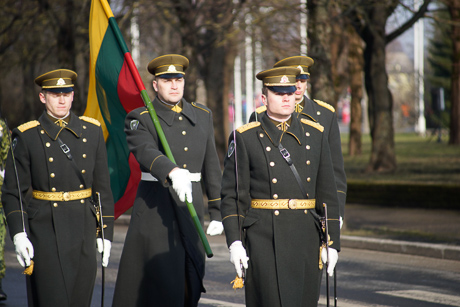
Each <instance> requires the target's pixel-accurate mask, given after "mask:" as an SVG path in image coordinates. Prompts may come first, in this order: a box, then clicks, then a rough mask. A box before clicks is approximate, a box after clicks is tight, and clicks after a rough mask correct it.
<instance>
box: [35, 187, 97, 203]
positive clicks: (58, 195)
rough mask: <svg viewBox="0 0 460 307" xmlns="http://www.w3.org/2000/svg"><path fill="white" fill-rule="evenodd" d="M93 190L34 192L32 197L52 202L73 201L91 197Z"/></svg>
mask: <svg viewBox="0 0 460 307" xmlns="http://www.w3.org/2000/svg"><path fill="white" fill-rule="evenodd" d="M91 194H92V192H91V188H89V189H86V190H81V191H70V192H43V191H37V190H34V191H33V192H32V196H33V197H34V198H35V199H41V200H51V201H71V200H77V199H83V198H88V197H91Z"/></svg>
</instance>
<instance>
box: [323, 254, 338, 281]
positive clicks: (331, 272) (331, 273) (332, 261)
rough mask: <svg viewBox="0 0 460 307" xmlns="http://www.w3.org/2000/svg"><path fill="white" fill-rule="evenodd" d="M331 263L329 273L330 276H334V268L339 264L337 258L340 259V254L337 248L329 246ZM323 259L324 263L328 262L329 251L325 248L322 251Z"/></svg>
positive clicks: (328, 268)
mask: <svg viewBox="0 0 460 307" xmlns="http://www.w3.org/2000/svg"><path fill="white" fill-rule="evenodd" d="M328 249H329V264H328V265H327V273H328V274H329V276H334V268H335V265H336V264H337V260H339V254H338V253H337V250H336V249H335V248H332V247H329V248H328ZM321 261H323V263H324V264H326V262H327V251H326V249H325V248H323V250H322V251H321Z"/></svg>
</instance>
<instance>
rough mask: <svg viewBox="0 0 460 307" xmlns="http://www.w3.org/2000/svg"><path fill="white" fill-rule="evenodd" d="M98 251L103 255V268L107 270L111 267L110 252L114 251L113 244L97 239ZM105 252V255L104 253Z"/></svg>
mask: <svg viewBox="0 0 460 307" xmlns="http://www.w3.org/2000/svg"><path fill="white" fill-rule="evenodd" d="M96 244H97V251H98V252H99V253H100V254H102V266H103V267H104V268H106V267H107V266H108V265H109V258H110V250H111V249H112V242H110V241H109V240H106V239H104V241H102V239H101V238H97V239H96ZM102 252H104V253H102Z"/></svg>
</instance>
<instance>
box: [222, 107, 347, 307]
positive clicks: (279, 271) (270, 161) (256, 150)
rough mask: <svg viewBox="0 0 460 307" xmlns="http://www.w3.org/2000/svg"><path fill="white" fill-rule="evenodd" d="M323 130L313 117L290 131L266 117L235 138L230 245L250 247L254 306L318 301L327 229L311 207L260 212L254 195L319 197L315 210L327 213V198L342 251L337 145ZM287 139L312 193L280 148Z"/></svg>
mask: <svg viewBox="0 0 460 307" xmlns="http://www.w3.org/2000/svg"><path fill="white" fill-rule="evenodd" d="M322 130H323V127H322V126H321V125H319V124H317V123H315V122H313V121H311V120H310V121H307V120H305V119H303V120H302V121H301V120H299V119H298V118H296V117H293V118H292V121H291V126H290V127H289V128H288V130H287V131H286V132H285V133H283V132H282V131H281V130H278V128H276V127H275V125H274V124H273V123H272V122H271V121H270V119H269V118H268V116H266V115H264V116H261V118H260V122H252V123H249V124H247V125H245V126H242V127H240V128H239V129H237V131H236V132H235V134H234V136H233V134H232V135H231V136H230V144H229V152H228V154H227V157H226V160H225V164H224V166H225V168H224V174H223V178H222V206H221V212H222V218H223V220H222V221H223V223H224V228H225V234H226V237H227V244H228V245H230V244H231V243H232V242H234V241H235V240H242V241H243V244H244V245H245V247H246V249H247V253H248V257H249V267H248V271H247V277H246V281H245V289H246V304H247V306H254V307H255V306H264V307H267V306H316V304H317V299H318V291H319V285H318V282H319V280H320V279H319V274H320V272H321V271H320V270H319V265H318V263H319V246H320V232H319V228H318V224H317V223H316V222H315V219H314V217H313V214H311V213H310V212H311V210H304V209H301V210H292V209H280V210H275V209H254V208H251V200H252V199H270V200H274V199H306V198H309V199H316V209H315V211H316V212H318V213H319V214H320V215H323V213H322V204H323V203H327V208H328V218H329V232H330V236H331V240H332V241H333V244H332V245H331V246H332V247H333V248H335V249H337V250H340V231H339V221H338V218H339V208H338V200H337V193H336V186H335V181H334V173H333V170H332V162H331V158H330V153H329V145H328V143H327V138H326V136H325V135H324V133H323V132H322ZM280 139H281V144H282V145H283V146H284V147H285V148H286V149H287V150H288V151H289V153H290V156H291V159H292V161H293V164H294V165H295V167H296V169H297V171H298V173H299V175H300V178H301V179H302V182H303V184H304V186H305V188H306V191H307V194H308V195H307V196H304V195H302V192H301V189H300V187H299V185H298V183H297V181H296V179H295V177H294V175H293V173H292V171H291V169H290V168H289V166H288V164H287V162H286V161H285V160H284V158H283V157H282V156H281V154H280V151H279V150H278V144H279V141H280ZM234 148H236V149H234ZM236 165H237V170H236V169H235V166H236ZM236 173H237V174H238V180H237V178H236V176H235V174H236Z"/></svg>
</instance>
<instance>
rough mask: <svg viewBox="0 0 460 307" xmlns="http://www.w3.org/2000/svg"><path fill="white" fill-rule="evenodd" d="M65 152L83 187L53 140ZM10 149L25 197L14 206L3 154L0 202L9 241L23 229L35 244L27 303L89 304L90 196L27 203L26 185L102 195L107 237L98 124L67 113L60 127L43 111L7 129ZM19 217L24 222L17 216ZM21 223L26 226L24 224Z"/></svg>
mask: <svg viewBox="0 0 460 307" xmlns="http://www.w3.org/2000/svg"><path fill="white" fill-rule="evenodd" d="M58 137H59V138H60V139H61V140H62V142H63V143H64V144H66V145H67V146H68V148H69V149H70V153H71V155H72V157H73V159H74V161H75V163H76V165H77V168H78V170H79V171H80V172H81V174H82V176H83V178H84V181H85V183H82V182H81V181H80V179H79V176H78V175H77V173H76V170H75V169H74V167H73V166H72V165H71V162H70V160H69V159H68V158H67V156H66V155H65V154H64V152H63V151H62V150H61V148H60V146H59V143H58V141H57V138H58ZM12 139H13V143H12V148H13V150H14V157H15V161H16V167H17V173H18V177H19V186H20V192H21V194H22V200H23V209H24V210H23V214H21V206H20V204H19V194H18V188H17V187H18V185H17V181H16V175H15V171H14V167H13V163H12V162H13V160H12V156H11V152H10V155H9V156H8V160H7V165H6V172H5V181H4V184H3V187H2V203H3V207H4V209H5V215H6V217H7V223H8V227H9V231H10V234H11V237H12V238H13V237H14V235H15V234H17V233H19V232H22V231H24V227H25V229H26V231H27V235H28V237H29V239H30V242H31V243H32V245H33V247H34V258H33V260H34V262H35V266H34V271H33V274H32V275H31V276H30V277H28V279H29V280H28V286H29V288H28V293H29V297H28V298H29V305H31V306H90V303H91V296H92V292H93V287H94V282H95V278H96V264H97V258H96V256H97V252H96V214H95V208H94V206H93V204H92V203H91V202H90V201H89V198H86V199H82V200H72V201H49V200H39V199H35V198H31V199H30V201H27V199H26V193H27V191H28V189H29V188H32V190H37V191H44V192H68V191H79V190H83V189H85V186H86V188H92V191H93V193H94V192H100V193H101V198H102V207H103V213H104V223H105V224H106V225H107V227H106V228H105V238H106V239H108V240H112V237H113V197H112V193H111V190H110V178H109V172H108V166H107V153H106V149H105V142H104V137H103V134H102V129H101V127H100V124H99V122H97V121H96V120H94V119H91V118H87V117H81V118H79V117H77V116H76V115H75V114H74V113H72V112H71V114H70V121H69V124H68V125H67V126H66V127H65V128H64V127H59V126H57V125H56V124H54V122H52V121H51V120H50V118H49V117H48V116H47V115H46V113H43V115H42V116H41V117H40V118H39V119H38V121H32V122H28V123H26V124H23V125H21V126H19V127H18V128H16V129H14V130H13V132H12ZM23 217H24V219H23ZM23 222H24V224H23Z"/></svg>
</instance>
